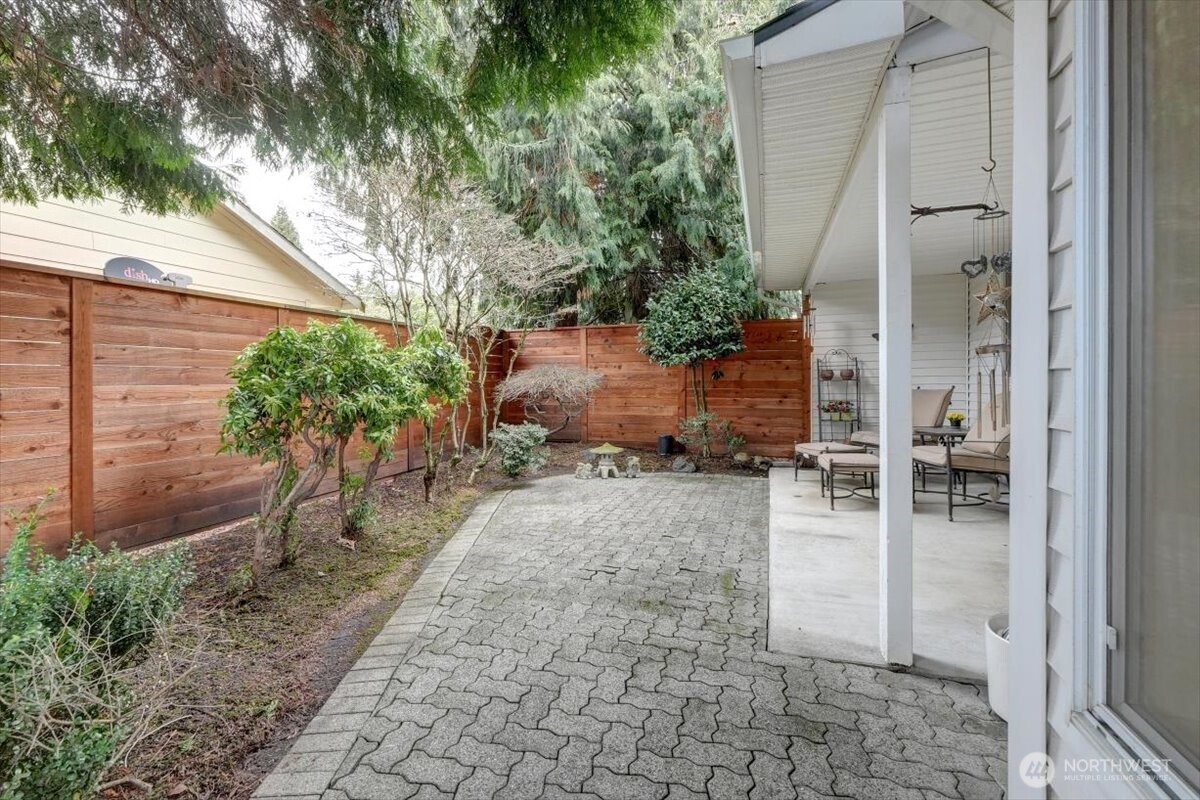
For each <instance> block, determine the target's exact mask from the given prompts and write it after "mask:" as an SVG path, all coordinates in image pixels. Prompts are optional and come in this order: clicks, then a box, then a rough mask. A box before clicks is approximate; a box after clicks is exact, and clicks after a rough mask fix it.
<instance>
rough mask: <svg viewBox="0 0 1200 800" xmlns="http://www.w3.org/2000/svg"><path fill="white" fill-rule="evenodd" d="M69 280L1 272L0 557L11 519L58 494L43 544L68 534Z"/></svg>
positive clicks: (59, 542)
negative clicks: (49, 496)
mask: <svg viewBox="0 0 1200 800" xmlns="http://www.w3.org/2000/svg"><path fill="white" fill-rule="evenodd" d="M70 316H71V282H70V280H69V279H67V278H61V277H58V276H55V275H42V274H39V273H35V272H23V271H21V272H18V271H16V270H8V269H0V552H2V551H4V550H7V549H8V546H9V544H10V543H11V541H12V535H13V529H14V519H13V515H14V514H19V513H20V512H21V511H23V510H25V509H27V508H29V507H30V506H31V505H33V504H34V503H36V502H37V500H38V499H39V498H40V497H42V496H43V495H45V494H46V492H47V491H48V490H49V489H54V490H55V492H56V494H55V497H54V500H53V501H52V502H51V503H50V504H49V505H47V506H46V508H45V509H44V513H45V515H46V519H45V521H44V522H43V523H42V525H41V526H40V528H39V529H38V534H39V539H40V540H41V541H42V542H44V543H45V544H46V545H47V546H48V547H52V548H56V549H60V548H62V547H64V546H65V545H66V543H67V541H68V540H69V539H70V536H71V505H70V496H71V483H70V482H71V459H70V441H71V367H70V361H71V322H70Z"/></svg>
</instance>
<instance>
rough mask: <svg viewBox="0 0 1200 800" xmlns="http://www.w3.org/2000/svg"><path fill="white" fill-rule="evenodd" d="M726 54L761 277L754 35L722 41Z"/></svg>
mask: <svg viewBox="0 0 1200 800" xmlns="http://www.w3.org/2000/svg"><path fill="white" fill-rule="evenodd" d="M721 49H722V51H723V53H724V57H723V61H724V65H723V66H724V72H725V96H726V97H727V98H728V102H729V120H730V123H731V125H732V126H733V152H734V155H735V156H736V158H737V163H738V183H739V187H740V189H741V193H742V218H743V220H744V222H745V224H746V249H747V254H748V256H749V257H750V259H751V261H752V262H753V263H754V269H755V273H756V275H757V277H758V280H759V281H760V282H761V281H762V275H761V274H760V270H761V264H762V255H761V253H762V230H761V227H760V226H761V224H762V189H761V183H762V181H761V178H762V159H761V154H762V151H761V149H760V148H759V144H758V136H759V125H758V112H757V106H758V91H757V83H758V82H757V80H756V78H757V75H756V72H757V70H755V68H754V41H753V37H751V36H742V37H740V38H739V39H729V40H726V41H724V42H721Z"/></svg>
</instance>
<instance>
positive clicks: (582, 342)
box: [579, 325, 592, 442]
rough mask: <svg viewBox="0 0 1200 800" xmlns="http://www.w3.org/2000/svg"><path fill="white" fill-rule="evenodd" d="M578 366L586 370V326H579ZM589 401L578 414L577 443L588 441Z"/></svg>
mask: <svg viewBox="0 0 1200 800" xmlns="http://www.w3.org/2000/svg"><path fill="white" fill-rule="evenodd" d="M579 366H581V367H583V368H584V369H587V368H588V329H587V326H586V325H580V326H579ZM591 404H592V403H591V401H590V400H589V401H588V402H587V403H586V404H584V406H583V411H581V412H580V413H579V441H580V442H587V441H590V438H591V437H590V436H588V407H589V406H591Z"/></svg>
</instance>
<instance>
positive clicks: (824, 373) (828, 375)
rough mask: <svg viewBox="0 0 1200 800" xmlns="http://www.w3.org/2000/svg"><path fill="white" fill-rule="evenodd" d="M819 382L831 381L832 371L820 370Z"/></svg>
mask: <svg viewBox="0 0 1200 800" xmlns="http://www.w3.org/2000/svg"><path fill="white" fill-rule="evenodd" d="M821 380H823V381H831V380H833V370H831V369H823V370H821Z"/></svg>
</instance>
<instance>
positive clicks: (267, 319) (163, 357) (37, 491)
mask: <svg viewBox="0 0 1200 800" xmlns="http://www.w3.org/2000/svg"><path fill="white" fill-rule="evenodd" d="M310 319H320V320H322V321H333V320H335V319H337V317H336V316H334V315H329V314H321V313H316V312H307V311H302V310H296V309H289V308H278V307H273V306H266V305H259V304H255V303H245V302H238V301H234V300H225V299H214V298H210V297H202V296H198V295H195V294H187V293H181V292H178V291H172V290H167V289H159V288H156V287H144V286H131V285H128V284H123V283H112V282H107V281H101V280H93V279H90V278H77V277H66V276H62V275H57V274H50V273H46V272H37V271H32V270H24V269H17V268H14V267H9V266H0V513H3V516H4V519H3V520H2V521H0V552H2V551H4V550H5V549H7V547H8V544H9V541H10V540H11V537H12V530H13V518H12V517H13V513H14V512H18V511H20V510H22V509H25V508H27V507H28V506H29V505H30V504H32V503H33V502H35V501H36V500H37V499H38V498H39V497H41V496H42V495H44V494H45V493H46V491H47V489H49V488H53V489H54V490H55V496H54V498H53V499H52V500H51V501H50V503H49V504H48V505H47V507H46V509H45V513H46V519H45V522H44V523H43V524H42V526H41V527H40V528H39V536H38V539H39V540H40V541H41V542H42V543H43V544H45V546H46V547H47V548H49V549H53V550H61V549H62V547H63V546H64V545H65V544H66V542H67V541H68V540H69V538H70V536H71V534H72V533H73V532H80V533H82V534H83V535H84V536H88V537H91V538H94V540H95V541H96V542H97V544H100V545H102V546H104V545H107V544H109V543H112V542H118V543H119V544H120V545H121V546H122V547H133V546H137V545H141V544H145V543H148V542H152V541H156V540H159V539H164V538H167V537H170V536H174V535H177V534H180V533H185V532H187V531H192V530H196V529H198V528H202V527H205V526H208V525H213V524H216V523H220V522H224V521H227V520H231V519H237V518H239V517H244V516H246V515H248V514H251V513H253V512H254V511H255V510H256V509H257V507H258V501H259V488H260V486H261V478H262V474H263V472H262V469H263V468H262V467H261V466H259V465H258V464H257V463H255V462H254V461H253V460H252V459H248V458H243V457H234V456H229V455H218V454H217V448H218V446H219V444H220V441H219V440H220V437H219V430H220V424H221V415H222V411H221V407H220V405H219V404H218V401H219V400H220V398H221V397H223V396H224V395H225V392H226V391H227V390H228V388H229V378H228V376H227V372H228V370H229V367H230V366H231V365H232V363H233V360H234V358H235V357H236V356H237V354H238V352H240V351H241V349H242V348H243V347H245V346H246V345H247V344H249V343H251V342H253V341H255V340H256V339H259V338H261V337H262V336H263V334H265V333H266V332H267V331H268V330H270V329H271V328H273V327H275V326H276V325H281V324H284V325H293V326H303V325H306V324H307V323H308V320H310ZM361 321H362V322H363V323H364V324H366V325H367V326H368V327H371V328H373V329H374V330H376V331H377V332H378V333H379V334H380V335H382V336H383V337H384V338H385V339H387V340H388V341H389V342H394V341H395V335H394V332H393V330H392V327H391V326H390V325H388V324H386V323H382V322H376V321H369V320H361ZM356 451H357V448H353V447H352V452H356ZM423 465H424V457H423V453H422V450H421V439H420V426H419V425H416V424H411V425H407V426H405V428H404V429H403V430H402V431H401V433H400V436H399V437H398V441H397V447H396V452H395V457H394V458H393V459H392V460H391V461H390V462H388V463H387V464H385V465H384V466H383V467H382V468H381V469H380V473H379V474H380V475H381V476H387V475H394V474H396V473H399V472H403V471H405V470H408V469H416V468H418V467H421V466H423ZM334 488H335V481H334V479H333V478H332V476H331V477H330V478H329V479H327V481H326V483H325V484H324V485H323V486H322V487H321V490H322V491H332V490H333V489H334Z"/></svg>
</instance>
